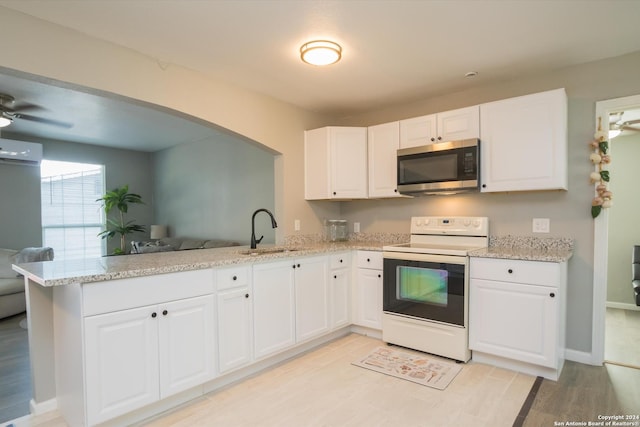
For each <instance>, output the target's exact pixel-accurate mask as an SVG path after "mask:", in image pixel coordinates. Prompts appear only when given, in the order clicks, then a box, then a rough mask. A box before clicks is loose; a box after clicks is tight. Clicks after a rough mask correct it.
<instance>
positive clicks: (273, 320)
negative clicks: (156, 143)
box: [14, 235, 405, 426]
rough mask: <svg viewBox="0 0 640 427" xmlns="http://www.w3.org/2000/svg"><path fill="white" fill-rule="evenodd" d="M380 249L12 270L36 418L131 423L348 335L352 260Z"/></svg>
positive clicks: (170, 257) (294, 249)
mask: <svg viewBox="0 0 640 427" xmlns="http://www.w3.org/2000/svg"><path fill="white" fill-rule="evenodd" d="M397 238H398V239H404V238H405V236H404V235H402V236H398V237H397ZM383 243H387V242H379V241H373V242H371V241H350V242H341V243H314V244H305V245H304V246H287V247H276V248H274V247H268V246H264V247H263V252H260V251H258V253H257V254H247V252H249V248H247V247H238V246H235V247H230V248H218V249H198V250H192V251H181V252H164V253H154V254H139V255H130V256H111V257H102V258H96V259H84V260H76V261H52V262H48V263H29V264H20V265H16V266H14V270H16V271H17V272H18V273H20V274H22V275H24V276H25V285H26V289H27V304H28V319H29V348H30V354H31V365H32V384H33V400H32V402H31V406H32V413H41V412H46V411H48V410H51V409H55V408H57V409H58V410H59V411H60V413H61V414H62V415H63V417H64V418H65V420H66V421H67V422H68V423H69V425H71V426H84V425H96V424H103V423H106V424H105V425H118V424H119V425H122V424H123V423H130V422H135V421H136V420H141V419H144V418H147V417H149V416H152V415H153V414H156V413H159V412H161V411H164V410H167V409H168V408H171V407H174V406H176V405H178V404H180V403H182V402H185V401H188V400H191V399H194V398H196V397H198V396H201V395H202V394H204V393H207V392H209V391H212V390H215V389H216V388H219V387H221V386H224V385H226V384H228V383H231V382H233V381H237V380H238V379H240V378H243V377H245V376H247V375H250V374H252V373H255V372H257V371H259V370H262V369H264V368H266V367H268V366H270V365H272V364H275V363H278V362H280V361H282V360H284V359H287V358H290V357H292V356H294V355H296V354H298V353H300V352H303V351H306V350H308V349H310V348H312V347H315V346H317V345H320V344H322V343H324V342H327V341H329V340H331V339H335V338H336V337H339V336H342V335H345V334H347V333H349V332H350V331H351V323H352V316H351V313H352V311H358V310H359V309H358V308H357V307H355V308H353V310H352V307H351V304H352V300H351V271H352V270H351V267H350V266H351V264H352V258H353V254H354V252H355V251H358V253H376V254H378V255H379V258H380V260H381V252H380V251H381V248H382V244H383ZM259 249H260V248H259ZM264 249H267V250H264ZM368 258H371V257H368ZM380 268H381V266H380ZM374 300H375V298H374ZM296 307H298V309H296ZM376 310H380V311H381V307H379V308H377V309H374V310H372V311H376ZM365 329H366V328H365ZM374 332H375V331H374Z"/></svg>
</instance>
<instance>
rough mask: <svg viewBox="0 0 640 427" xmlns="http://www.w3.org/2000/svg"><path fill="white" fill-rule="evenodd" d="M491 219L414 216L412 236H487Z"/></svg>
mask: <svg viewBox="0 0 640 427" xmlns="http://www.w3.org/2000/svg"><path fill="white" fill-rule="evenodd" d="M488 232H489V218H487V217H479V216H414V217H413V218H411V234H449V235H454V236H487V235H488Z"/></svg>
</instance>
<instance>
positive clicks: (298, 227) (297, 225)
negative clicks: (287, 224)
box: [293, 219, 300, 231]
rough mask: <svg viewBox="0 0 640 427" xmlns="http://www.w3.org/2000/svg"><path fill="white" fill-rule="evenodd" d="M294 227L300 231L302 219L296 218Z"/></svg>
mask: <svg viewBox="0 0 640 427" xmlns="http://www.w3.org/2000/svg"><path fill="white" fill-rule="evenodd" d="M293 229H294V230H295V231H300V220H299V219H296V220H294V221H293Z"/></svg>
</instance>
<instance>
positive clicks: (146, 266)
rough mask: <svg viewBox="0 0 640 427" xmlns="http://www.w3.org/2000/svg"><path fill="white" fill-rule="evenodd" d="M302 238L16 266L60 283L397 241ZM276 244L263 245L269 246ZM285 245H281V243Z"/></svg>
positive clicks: (52, 283)
mask: <svg viewBox="0 0 640 427" xmlns="http://www.w3.org/2000/svg"><path fill="white" fill-rule="evenodd" d="M303 243H304V242H303V241H298V242H296V243H292V242H291V241H289V242H287V246H286V247H287V248H291V249H292V250H291V251H287V252H277V253H266V254H260V255H243V254H241V252H242V251H246V250H248V246H234V247H229V248H217V249H195V250H188V251H175V252H157V253H149V254H138V255H122V256H107V257H101V258H88V259H83V260H76V261H47V262H33V263H25V264H19V265H14V267H13V268H14V270H15V271H17V272H18V273H20V274H23V275H24V276H26V277H28V278H29V279H31V280H33V281H34V282H36V283H39V284H40V285H42V286H60V285H69V284H72V283H90V282H100V281H105V280H115V279H125V278H131V277H140V276H151V275H155V274H164V273H175V272H180V271H188V270H200V269H205V268H213V267H224V266H229V265H239V264H253V263H258V262H265V261H272V260H278V259H286V258H293V257H301V256H309V255H315V254H324V253H331V252H340V251H347V250H374V251H381V250H382V246H383V245H386V244H389V243H393V242H389V241H388V240H384V241H371V240H351V241H348V242H339V243H322V242H312V241H307V242H306V243H304V244H303ZM269 247H273V245H260V246H259V248H269ZM279 247H281V246H279Z"/></svg>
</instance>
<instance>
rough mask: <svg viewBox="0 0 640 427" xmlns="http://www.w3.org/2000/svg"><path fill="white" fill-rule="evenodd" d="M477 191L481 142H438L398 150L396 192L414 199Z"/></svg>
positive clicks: (475, 139) (474, 140) (473, 140)
mask: <svg viewBox="0 0 640 427" xmlns="http://www.w3.org/2000/svg"><path fill="white" fill-rule="evenodd" d="M479 188H480V140H479V139H477V138H474V139H465V140H462V141H451V142H440V143H437V144H431V145H423V146H420V147H412V148H402V149H400V150H398V192H399V193H401V194H406V195H411V196H416V195H421V194H431V193H445V192H450V193H459V192H464V191H478V190H479Z"/></svg>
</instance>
